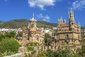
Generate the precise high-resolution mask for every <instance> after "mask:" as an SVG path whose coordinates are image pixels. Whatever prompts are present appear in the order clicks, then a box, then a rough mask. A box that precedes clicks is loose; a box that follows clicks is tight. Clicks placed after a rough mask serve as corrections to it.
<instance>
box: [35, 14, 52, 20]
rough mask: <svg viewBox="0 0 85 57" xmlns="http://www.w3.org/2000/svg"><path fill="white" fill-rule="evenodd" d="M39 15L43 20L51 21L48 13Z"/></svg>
mask: <svg viewBox="0 0 85 57" xmlns="http://www.w3.org/2000/svg"><path fill="white" fill-rule="evenodd" d="M37 17H38V18H39V19H42V20H43V21H46V22H50V17H49V16H48V15H43V14H39V15H37Z"/></svg>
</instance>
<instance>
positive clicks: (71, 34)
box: [53, 9, 81, 50]
mask: <svg viewBox="0 0 85 57" xmlns="http://www.w3.org/2000/svg"><path fill="white" fill-rule="evenodd" d="M55 39H56V41H55V42H53V43H54V44H53V45H54V46H56V45H57V48H58V49H64V48H70V49H72V50H77V49H80V48H81V30H80V25H79V24H76V23H75V19H74V12H73V11H72V9H71V10H70V12H69V23H68V24H67V23H66V20H65V19H64V20H63V19H62V18H60V19H59V20H58V26H57V34H56V37H55Z"/></svg>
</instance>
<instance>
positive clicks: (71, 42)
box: [23, 9, 81, 50]
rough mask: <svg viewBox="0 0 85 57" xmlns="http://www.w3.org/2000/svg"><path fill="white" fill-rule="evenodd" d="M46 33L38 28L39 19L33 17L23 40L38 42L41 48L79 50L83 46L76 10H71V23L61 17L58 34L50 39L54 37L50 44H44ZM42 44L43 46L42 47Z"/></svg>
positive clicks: (24, 32) (24, 31)
mask: <svg viewBox="0 0 85 57" xmlns="http://www.w3.org/2000/svg"><path fill="white" fill-rule="evenodd" d="M44 36H45V33H44V32H43V31H42V30H41V29H39V28H37V20H36V19H35V18H34V15H33V17H32V18H31V19H30V22H29V25H28V27H27V28H25V29H24V30H23V40H24V41H25V42H27V43H28V44H29V43H38V45H39V46H40V48H41V49H52V50H55V49H56V50H58V49H65V48H70V49H72V50H77V49H80V48H81V30H80V25H79V24H76V23H75V18H74V12H73V11H72V9H71V10H70V12H69V23H68V24H67V23H66V20H65V19H64V20H62V18H60V19H59V20H58V26H57V31H56V34H55V35H53V36H54V37H51V38H50V39H54V41H52V42H51V43H50V45H49V46H45V45H44ZM25 45H26V44H25ZM41 46H42V47H41Z"/></svg>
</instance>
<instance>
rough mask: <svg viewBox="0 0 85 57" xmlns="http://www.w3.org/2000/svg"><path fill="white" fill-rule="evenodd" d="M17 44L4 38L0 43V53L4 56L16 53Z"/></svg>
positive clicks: (10, 39)
mask: <svg viewBox="0 0 85 57" xmlns="http://www.w3.org/2000/svg"><path fill="white" fill-rule="evenodd" d="M18 48H19V44H18V42H17V41H16V40H15V39H13V38H9V39H8V38H5V39H2V41H1V42H0V52H1V53H3V54H6V55H10V54H13V53H16V52H18Z"/></svg>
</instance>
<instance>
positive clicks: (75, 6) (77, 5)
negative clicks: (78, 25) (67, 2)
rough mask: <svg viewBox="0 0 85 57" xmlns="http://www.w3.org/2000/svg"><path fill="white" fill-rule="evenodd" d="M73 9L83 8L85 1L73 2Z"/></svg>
mask: <svg viewBox="0 0 85 57" xmlns="http://www.w3.org/2000/svg"><path fill="white" fill-rule="evenodd" d="M72 7H73V9H82V8H85V0H80V1H74V2H73V4H72Z"/></svg>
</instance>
